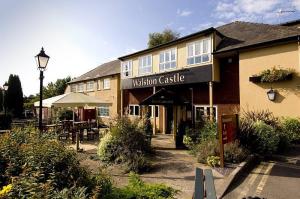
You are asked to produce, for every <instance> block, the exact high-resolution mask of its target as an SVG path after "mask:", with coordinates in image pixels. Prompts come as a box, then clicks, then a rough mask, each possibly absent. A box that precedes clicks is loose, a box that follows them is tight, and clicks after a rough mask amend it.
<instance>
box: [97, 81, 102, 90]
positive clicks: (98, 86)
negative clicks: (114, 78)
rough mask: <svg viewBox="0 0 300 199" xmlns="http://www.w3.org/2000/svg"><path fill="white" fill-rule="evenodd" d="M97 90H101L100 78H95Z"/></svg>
mask: <svg viewBox="0 0 300 199" xmlns="http://www.w3.org/2000/svg"><path fill="white" fill-rule="evenodd" d="M97 90H101V87H100V80H97Z"/></svg>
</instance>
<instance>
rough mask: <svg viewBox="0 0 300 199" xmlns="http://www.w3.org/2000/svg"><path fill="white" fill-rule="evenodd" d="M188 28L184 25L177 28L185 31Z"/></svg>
mask: <svg viewBox="0 0 300 199" xmlns="http://www.w3.org/2000/svg"><path fill="white" fill-rule="evenodd" d="M185 29H186V28H185V27H184V26H180V27H179V28H177V30H178V31H183V30H185Z"/></svg>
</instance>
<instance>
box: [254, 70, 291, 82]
mask: <svg viewBox="0 0 300 199" xmlns="http://www.w3.org/2000/svg"><path fill="white" fill-rule="evenodd" d="M291 74H293V70H292V69H281V68H276V67H273V68H272V69H267V70H264V71H262V72H261V73H260V74H259V76H261V82H269V83H270V82H277V81H284V80H286V79H287V77H288V76H289V75H291Z"/></svg>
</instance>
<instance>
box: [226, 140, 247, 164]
mask: <svg viewBox="0 0 300 199" xmlns="http://www.w3.org/2000/svg"><path fill="white" fill-rule="evenodd" d="M248 154H249V152H248V150H246V149H245V148H244V147H243V146H241V145H240V143H239V141H238V140H235V141H234V142H231V143H227V144H225V145H224V159H225V162H231V163H240V162H242V161H243V160H245V159H246V157H247V156H248Z"/></svg>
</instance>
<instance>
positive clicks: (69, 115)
mask: <svg viewBox="0 0 300 199" xmlns="http://www.w3.org/2000/svg"><path fill="white" fill-rule="evenodd" d="M58 118H59V120H72V119H73V111H72V110H66V109H64V110H62V111H60V112H59V114H58Z"/></svg>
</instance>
